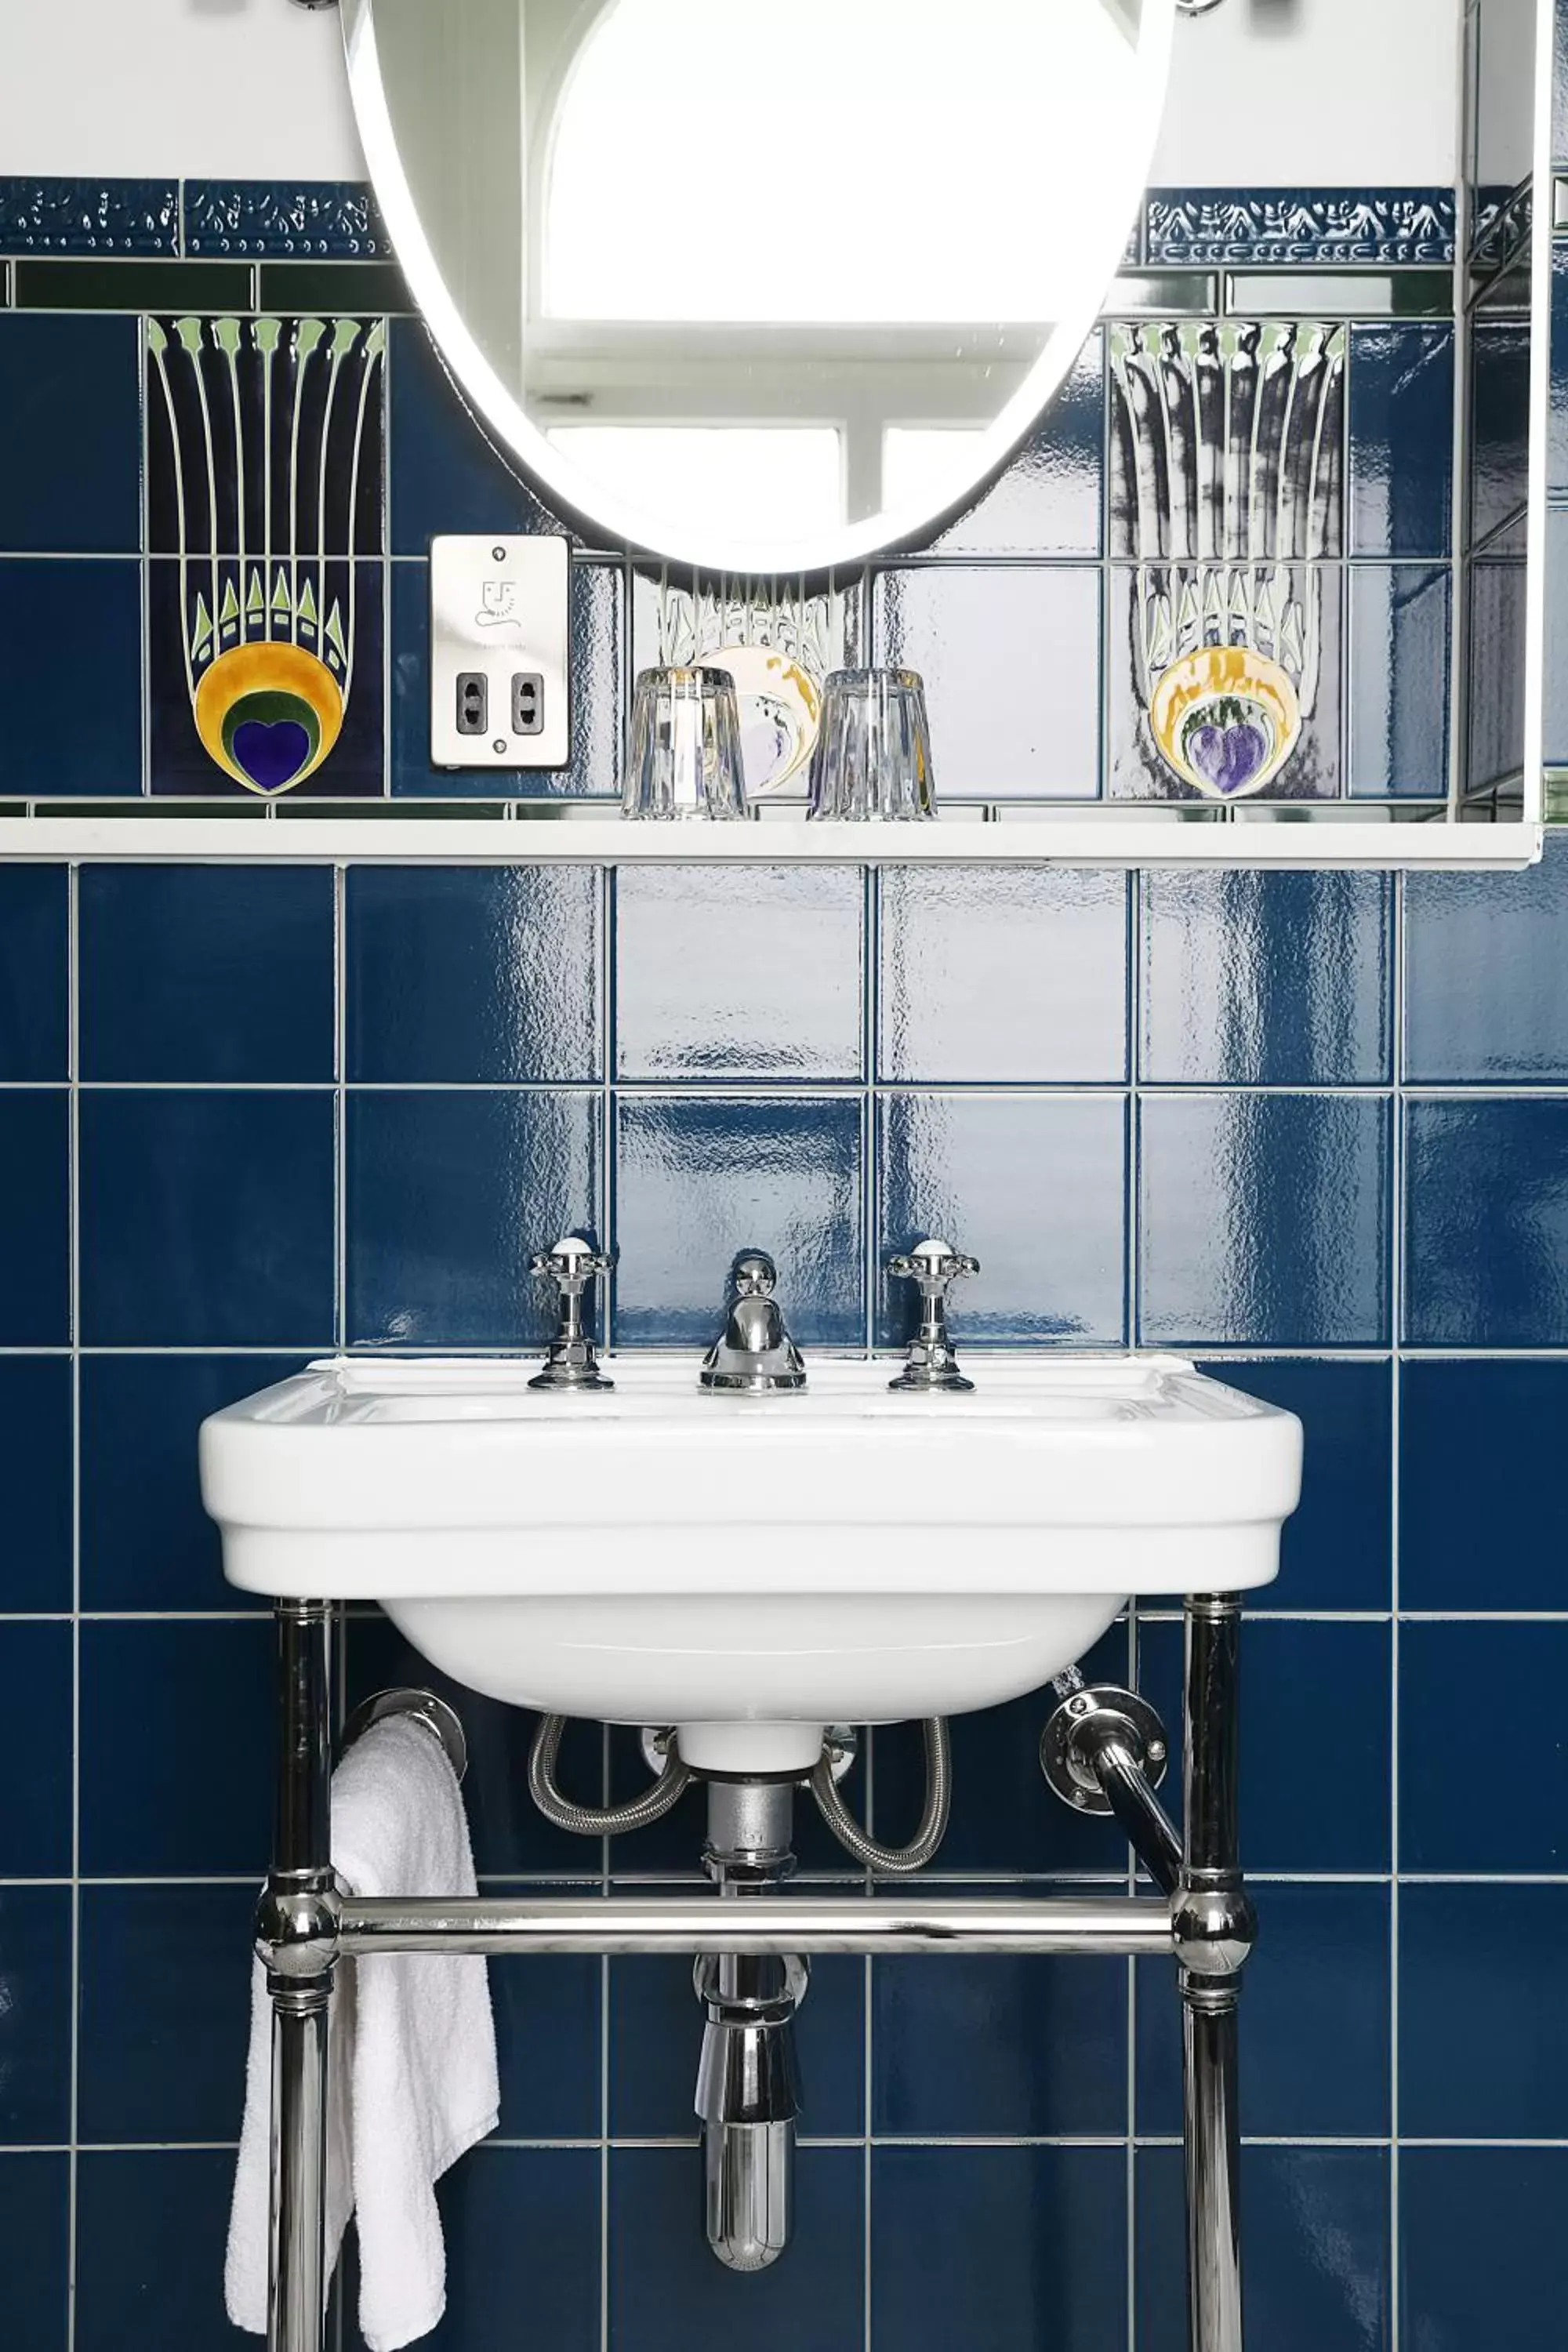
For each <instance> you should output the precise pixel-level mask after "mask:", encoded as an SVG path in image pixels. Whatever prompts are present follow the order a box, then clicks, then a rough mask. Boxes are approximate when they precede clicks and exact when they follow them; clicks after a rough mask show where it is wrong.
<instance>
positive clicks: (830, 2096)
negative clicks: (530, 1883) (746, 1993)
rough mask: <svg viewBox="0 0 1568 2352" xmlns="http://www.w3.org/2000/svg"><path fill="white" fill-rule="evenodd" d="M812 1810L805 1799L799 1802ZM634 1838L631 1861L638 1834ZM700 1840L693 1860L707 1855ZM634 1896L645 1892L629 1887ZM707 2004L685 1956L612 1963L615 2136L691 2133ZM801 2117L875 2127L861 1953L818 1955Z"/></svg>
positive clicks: (802, 2049)
mask: <svg viewBox="0 0 1568 2352" xmlns="http://www.w3.org/2000/svg"><path fill="white" fill-rule="evenodd" d="M797 1810H800V1811H804V1806H801V1807H799V1808H797ZM635 1852H637V1842H636V1840H628V1841H626V1858H627V1860H628V1861H630V1860H631V1859H632V1858H633V1854H634V1853H635ZM697 1853H698V1850H697V1848H695V1847H693V1848H692V1850H691V1853H690V1861H691V1862H692V1864H695V1863H696V1861H697ZM620 1891H622V1892H624V1893H626V1894H631V1893H633V1892H634V1891H635V1890H633V1889H631V1888H629V1887H628V1888H623V1889H622V1890H620ZM702 2022H703V2010H702V2006H701V2004H700V2002H699V2001H698V2000H696V1999H695V1998H694V1997H693V1994H692V1990H691V1963H690V1962H689V1960H684V1959H671V1960H664V1959H648V1958H640V1959H617V1960H614V1961H612V1962H611V1964H610V2108H609V2129H610V2135H611V2137H612V2138H615V2139H688V2140H690V2141H692V2142H693V2143H695V2141H696V2137H697V2134H698V2130H699V2126H698V2122H697V2117H696V2116H695V2115H694V2113H693V2112H692V2104H691V2102H692V2095H693V2092H694V2090H695V2088H696V2083H697V2061H698V2057H699V2055H700V2051H701V2046H702ZM795 2048H796V2052H797V2054H798V2056H799V2059H800V2074H801V2095H800V2124H799V2128H800V2132H801V2135H802V2137H805V2138H807V2139H854V2138H858V2137H859V2135H860V2134H861V2132H863V2131H864V2129H865V2112H866V2105H865V2085H866V1969H865V1965H864V1963H863V1962H862V1961H860V1960H857V1959H817V1960H813V1962H812V1964H811V1984H810V1989H809V1990H808V1991H807V1994H806V1997H805V2000H804V2001H803V2002H802V2003H801V2006H800V2012H799V2016H798V2017H797V2019H796V2021H795Z"/></svg>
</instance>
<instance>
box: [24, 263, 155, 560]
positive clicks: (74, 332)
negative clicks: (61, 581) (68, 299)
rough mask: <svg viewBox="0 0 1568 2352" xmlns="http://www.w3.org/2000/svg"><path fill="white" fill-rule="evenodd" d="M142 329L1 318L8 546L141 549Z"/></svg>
mask: <svg viewBox="0 0 1568 2352" xmlns="http://www.w3.org/2000/svg"><path fill="white" fill-rule="evenodd" d="M140 346H141V333H140V321H139V320H135V319H114V318H104V317H101V316H98V317H78V316H73V315H72V314H71V313H70V312H69V311H60V310H50V311H31V312H29V311H21V312H17V313H15V314H13V315H12V316H11V317H9V318H5V319H0V446H4V447H5V448H7V449H12V450H16V451H23V450H25V451H26V462H25V463H22V464H15V465H10V466H7V467H6V468H5V480H4V481H3V482H0V547H3V548H6V549H16V551H18V552H20V553H22V554H26V555H57V554H58V555H117V554H121V553H124V554H131V555H133V554H135V553H136V551H138V549H139V548H140V547H141V544H142V386H141V362H140Z"/></svg>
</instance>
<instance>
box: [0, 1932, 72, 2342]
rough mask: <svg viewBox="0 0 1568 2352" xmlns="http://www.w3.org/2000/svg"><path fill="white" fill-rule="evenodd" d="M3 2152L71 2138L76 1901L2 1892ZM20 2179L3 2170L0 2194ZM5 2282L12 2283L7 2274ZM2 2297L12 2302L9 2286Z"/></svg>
mask: <svg viewBox="0 0 1568 2352" xmlns="http://www.w3.org/2000/svg"><path fill="white" fill-rule="evenodd" d="M0 1987H3V1988H4V1998H0V2147H45V2146H48V2145H50V2144H51V2143H53V2144H58V2143H63V2142H65V2141H68V2139H69V2138H70V2136H71V1898H70V1889H69V1888H68V1887H65V1886H5V1887H0ZM17 2178H18V2176H17V2175H16V2174H15V2173H14V2172H6V2171H0V2194H3V2193H4V2189H5V2185H6V2184H7V2183H8V2182H10V2181H12V2180H15V2179H17ZM0 2277H5V2273H4V2272H0ZM0 2292H3V2293H4V2294H5V2300H6V2303H7V2304H8V2302H9V2280H8V2279H7V2280H6V2284H5V2288H4V2290H0Z"/></svg>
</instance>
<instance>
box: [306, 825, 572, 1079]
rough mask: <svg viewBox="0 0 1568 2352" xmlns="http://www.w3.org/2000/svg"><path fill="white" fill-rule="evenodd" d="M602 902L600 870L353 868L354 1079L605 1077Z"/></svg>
mask: <svg viewBox="0 0 1568 2352" xmlns="http://www.w3.org/2000/svg"><path fill="white" fill-rule="evenodd" d="M600 903H601V884H600V880H599V877H598V876H597V875H596V874H595V873H594V872H593V871H592V870H591V869H590V868H588V867H586V866H352V867H351V868H350V870H349V873H348V876H347V877H346V882H345V895H344V925H345V932H346V940H345V950H346V978H347V989H348V1002H347V1041H348V1042H347V1051H348V1076H349V1077H350V1078H351V1080H353V1079H357V1080H360V1081H369V1082H372V1083H374V1084H377V1085H382V1086H425V1085H440V1086H517V1085H546V1084H558V1085H563V1084H570V1083H571V1082H572V1081H573V1080H576V1081H577V1082H578V1083H579V1084H586V1083H591V1082H593V1081H594V1080H595V1079H597V1078H598V1077H599V1076H601V1075H602V1074H603V1070H604V1046H603V1042H602V1037H601V1027H602V1022H603V1005H602V990H601V985H600V965H601V958H602V941H601V930H600Z"/></svg>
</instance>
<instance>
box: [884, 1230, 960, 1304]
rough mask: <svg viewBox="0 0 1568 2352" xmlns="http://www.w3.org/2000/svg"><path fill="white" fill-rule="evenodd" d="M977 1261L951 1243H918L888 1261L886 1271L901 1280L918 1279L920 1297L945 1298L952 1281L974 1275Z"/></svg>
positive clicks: (958, 1280) (936, 1241) (911, 1280)
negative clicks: (905, 1252) (906, 1251)
mask: <svg viewBox="0 0 1568 2352" xmlns="http://www.w3.org/2000/svg"><path fill="white" fill-rule="evenodd" d="M979 1271H980V1260H979V1259H978V1258H977V1257H967V1256H966V1255H964V1253H963V1250H955V1249H954V1248H953V1246H952V1243H951V1242H944V1241H940V1240H932V1241H929V1242H921V1243H920V1244H919V1245H918V1246H917V1247H916V1248H914V1249H912V1250H910V1251H909V1252H908V1253H907V1255H902V1256H900V1257H890V1258H889V1260H888V1272H889V1274H891V1275H895V1276H897V1277H898V1278H899V1280H900V1281H902V1282H918V1283H919V1285H920V1286H921V1297H923V1298H945V1297H946V1296H947V1294H948V1292H949V1291H950V1290H951V1289H952V1286H953V1284H954V1283H955V1282H962V1281H963V1277H964V1276H966V1275H971V1274H978V1273H979Z"/></svg>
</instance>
